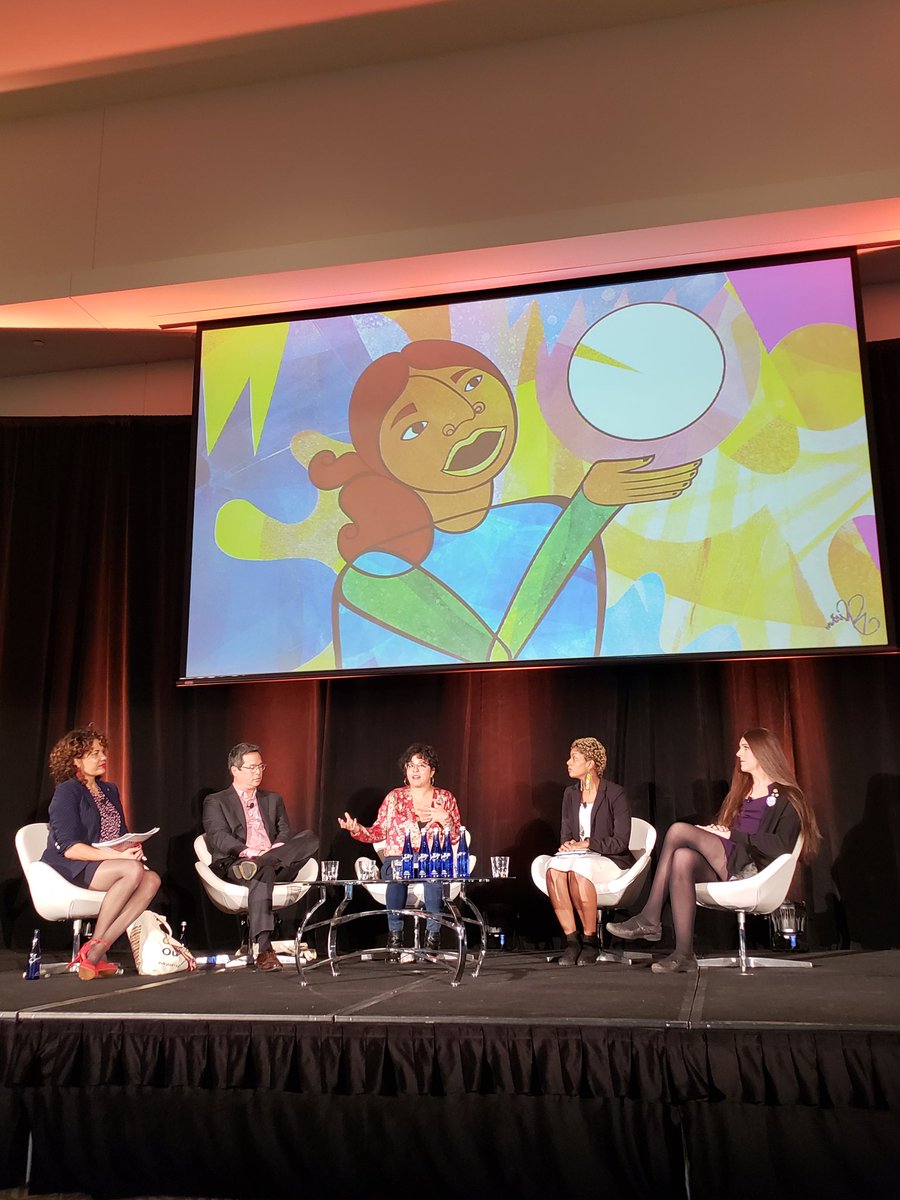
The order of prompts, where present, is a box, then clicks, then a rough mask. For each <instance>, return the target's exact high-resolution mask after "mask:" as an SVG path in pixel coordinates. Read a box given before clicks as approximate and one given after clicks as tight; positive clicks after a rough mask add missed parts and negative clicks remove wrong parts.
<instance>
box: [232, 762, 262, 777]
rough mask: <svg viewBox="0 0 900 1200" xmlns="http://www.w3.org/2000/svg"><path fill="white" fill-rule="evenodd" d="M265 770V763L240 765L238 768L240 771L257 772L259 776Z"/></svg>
mask: <svg viewBox="0 0 900 1200" xmlns="http://www.w3.org/2000/svg"><path fill="white" fill-rule="evenodd" d="M265 769H266V764H265V763H241V765H240V767H239V768H238V770H240V771H254V772H256V771H259V773H260V775H262V773H263V771H264V770H265Z"/></svg>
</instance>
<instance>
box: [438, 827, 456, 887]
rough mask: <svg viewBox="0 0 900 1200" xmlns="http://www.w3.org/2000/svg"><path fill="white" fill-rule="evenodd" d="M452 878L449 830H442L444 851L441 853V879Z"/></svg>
mask: <svg viewBox="0 0 900 1200" xmlns="http://www.w3.org/2000/svg"><path fill="white" fill-rule="evenodd" d="M452 878H453V843H452V842H451V841H450V830H449V829H445V830H444V852H443V854H442V855H441V879H452Z"/></svg>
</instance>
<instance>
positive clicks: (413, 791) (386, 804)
mask: <svg viewBox="0 0 900 1200" xmlns="http://www.w3.org/2000/svg"><path fill="white" fill-rule="evenodd" d="M399 766H400V770H401V772H402V773H403V786H402V787H398V788H394V789H393V790H392V791H390V792H388V794H387V795H386V796H385V798H384V800H383V801H382V803H381V807H380V808H379V809H378V815H377V816H376V818H375V823H374V824H373V825H369V826H366V825H360V823H359V821H357V819H356V818H355V817H351V816H350V814H349V813H348V812H345V813H344V815H343V816H342V817H338V825H340V827H341V829H346V830H347V832H348V833H349V834H350V836H351V837H353V838H356V840H357V841H358V842H369V843H371V842H384V843H385V846H384V862H383V865H382V868H381V877H382V879H385V880H388V881H389V882H388V886H387V889H386V891H385V903H386V905H387V919H388V950H390V951H391V952H392V953H394V952H396V951H399V950H400V949H401V947H402V945H403V917H402V915H401V913H400V909H402V908H405V907H406V895H407V885H406V884H405V883H399V882H395V881H394V871H393V865H394V863H395V862H396V861H397V860H398V859H399V858H400V856H401V855H402V854H403V844H404V842H405V841H406V837H407V834H408V835H409V837H410V841H411V843H412V847H413V850H414V851H415V852H418V850H419V848H420V846H421V844H422V839H423V838H424V839H426V841H427V842H429V843H430V842H431V840H432V838H433V837H434V835H435V834H436V833H439V832H441V831H443V833H442V836H443V837H445V838H449V839H450V843H451V845H452V846H454V847H455V846H457V845H458V843H459V806H458V805H457V803H456V797H455V796H454V795H453V793H452V792H448V791H447V789H446V788H439V787H435V784H434V777H435V774H436V773H437V769H438V757H437V753H436V751H435V749H434V747H433V746H429V745H426V743H424V742H413V744H412V745H411V746H408V747H407V748H406V750H404V752H403V754H402V755H401V756H400V763H399ZM424 892H425V911H426V912H427V913H432V914H434V913H439V912H440V911H441V908H442V907H443V886H442V884H441V882H440V880H439V879H434V880H432V879H429V880H427V881H426V883H425V885H424ZM440 932H441V927H440V923H439V922H438V920H437V919H436V918H435V917H434V916H429V917H428V920H427V921H426V922H425V949H426V950H429V951H436V950H437V949H438V948H439V946H440Z"/></svg>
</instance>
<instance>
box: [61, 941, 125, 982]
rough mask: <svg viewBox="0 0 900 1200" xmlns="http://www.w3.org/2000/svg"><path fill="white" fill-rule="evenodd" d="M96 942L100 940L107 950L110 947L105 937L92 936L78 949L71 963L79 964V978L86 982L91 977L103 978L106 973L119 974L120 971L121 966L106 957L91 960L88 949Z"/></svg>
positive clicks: (71, 965) (70, 964) (72, 965)
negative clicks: (94, 961) (97, 960)
mask: <svg viewBox="0 0 900 1200" xmlns="http://www.w3.org/2000/svg"><path fill="white" fill-rule="evenodd" d="M95 942H99V943H100V945H101V946H105V947H106V949H107V950H108V949H109V942H107V941H106V940H105V939H104V938H97V937H95V938H91V939H90V941H88V942H85V943H84V945H83V946H82V947H81V949H80V950H79V951H78V954H77V956H76V957H75V958H73V959H72V961H71V962H70V963H69V966H70V967H74V966H76V965H77V966H78V978H79V979H81V980H82V981H83V982H85V983H87V982H88V981H89V980H91V979H98V978H101V977H102V976H104V975H117V974H118V973H119V968H118V967H117V966H116V964H115V963H113V962H109V961H108V960H107V959H105V958H101V959H100V961H99V962H96V963H93V962H91V960H90V959H89V958H88V951H89V950H90V949H91V947H92V946H93V945H94V943H95Z"/></svg>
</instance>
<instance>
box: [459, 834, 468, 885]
mask: <svg viewBox="0 0 900 1200" xmlns="http://www.w3.org/2000/svg"><path fill="white" fill-rule="evenodd" d="M468 874H469V842H468V839H467V838H466V827H465V825H460V827H459V845H458V846H457V847H456V878H457V879H465V878H466V876H467V875H468Z"/></svg>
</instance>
